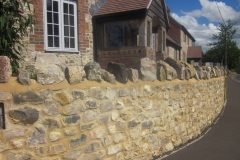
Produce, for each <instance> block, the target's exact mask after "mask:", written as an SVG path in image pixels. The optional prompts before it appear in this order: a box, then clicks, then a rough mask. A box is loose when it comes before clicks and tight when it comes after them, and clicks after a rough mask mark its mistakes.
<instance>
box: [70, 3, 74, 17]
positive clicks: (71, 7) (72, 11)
mask: <svg viewBox="0 0 240 160" xmlns="http://www.w3.org/2000/svg"><path fill="white" fill-rule="evenodd" d="M69 14H72V15H73V14H74V8H73V5H72V4H69Z"/></svg>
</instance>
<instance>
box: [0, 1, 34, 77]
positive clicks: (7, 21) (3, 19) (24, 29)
mask: <svg viewBox="0 0 240 160" xmlns="http://www.w3.org/2000/svg"><path fill="white" fill-rule="evenodd" d="M26 11H27V12H26ZM26 13H29V14H26ZM0 15H1V16H0V35H1V36H0V55H1V56H7V57H9V59H10V61H11V64H12V67H13V73H14V72H16V68H17V67H18V63H17V60H19V58H21V53H22V49H23V47H24V45H23V44H22V43H21V40H22V37H24V36H27V35H28V33H29V31H30V30H31V29H32V25H31V24H32V15H31V14H30V4H29V0H0Z"/></svg>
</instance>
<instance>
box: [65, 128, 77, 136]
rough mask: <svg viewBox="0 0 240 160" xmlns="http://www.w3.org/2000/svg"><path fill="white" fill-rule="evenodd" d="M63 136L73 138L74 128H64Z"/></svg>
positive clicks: (75, 131) (75, 130) (75, 132)
mask: <svg viewBox="0 0 240 160" xmlns="http://www.w3.org/2000/svg"><path fill="white" fill-rule="evenodd" d="M64 134H65V136H73V135H75V134H77V129H76V128H75V127H74V128H66V129H64Z"/></svg>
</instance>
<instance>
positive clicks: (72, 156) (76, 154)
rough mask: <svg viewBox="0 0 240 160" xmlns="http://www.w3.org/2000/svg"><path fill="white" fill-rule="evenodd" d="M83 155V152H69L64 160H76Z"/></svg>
mask: <svg viewBox="0 0 240 160" xmlns="http://www.w3.org/2000/svg"><path fill="white" fill-rule="evenodd" d="M81 153H82V150H75V151H69V152H67V153H66V154H65V155H64V156H63V159H64V160H75V159H77V158H78V157H79V156H80V155H81Z"/></svg>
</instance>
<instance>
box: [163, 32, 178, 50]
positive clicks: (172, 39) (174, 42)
mask: <svg viewBox="0 0 240 160" xmlns="http://www.w3.org/2000/svg"><path fill="white" fill-rule="evenodd" d="M166 38H167V40H169V41H170V42H171V43H173V44H174V45H177V46H178V47H181V45H180V43H179V42H178V41H177V40H175V39H174V38H173V37H172V36H171V35H170V34H169V33H167V36H166Z"/></svg>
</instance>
